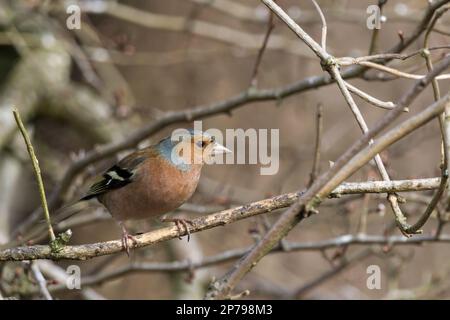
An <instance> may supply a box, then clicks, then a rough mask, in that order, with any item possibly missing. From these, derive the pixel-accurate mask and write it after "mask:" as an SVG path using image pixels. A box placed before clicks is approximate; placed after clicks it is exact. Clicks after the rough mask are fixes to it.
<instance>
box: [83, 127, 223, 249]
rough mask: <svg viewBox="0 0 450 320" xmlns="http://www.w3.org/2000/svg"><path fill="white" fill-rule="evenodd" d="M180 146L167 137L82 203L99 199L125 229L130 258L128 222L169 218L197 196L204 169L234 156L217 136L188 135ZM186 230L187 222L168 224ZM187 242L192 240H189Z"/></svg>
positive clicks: (124, 164)
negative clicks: (227, 155) (217, 157)
mask: <svg viewBox="0 0 450 320" xmlns="http://www.w3.org/2000/svg"><path fill="white" fill-rule="evenodd" d="M187 132H188V133H186V134H183V135H181V139H180V140H178V141H172V139H171V137H170V136H169V137H166V138H165V139H163V140H161V141H160V142H159V143H158V144H156V145H153V146H150V147H147V148H145V149H141V150H138V151H136V152H133V153H131V154H130V155H128V156H126V157H125V158H123V159H122V160H120V161H119V162H118V163H117V164H115V165H114V166H112V167H111V168H109V169H108V170H107V171H106V172H105V173H104V174H103V176H102V177H101V178H100V179H99V180H98V181H97V182H96V183H94V184H93V185H92V186H91V187H90V189H89V191H88V192H87V193H86V195H84V196H83V197H82V198H81V200H89V199H92V198H97V199H98V201H100V203H102V204H103V205H104V206H105V207H106V208H107V209H108V211H109V212H110V214H111V215H112V217H113V218H115V219H116V220H117V221H118V222H119V224H120V226H121V228H122V243H123V246H124V248H125V250H126V251H127V254H129V246H128V239H130V240H131V241H133V242H134V241H135V239H134V238H133V236H131V235H130V234H129V233H128V231H127V229H126V227H125V225H124V221H125V220H139V219H145V218H149V217H157V216H161V215H164V214H165V213H168V212H170V211H172V210H174V209H176V208H178V207H179V206H181V205H182V204H183V203H184V202H186V201H187V200H188V199H189V198H190V197H191V196H192V194H193V193H194V191H195V189H196V188H197V184H198V181H199V178H200V172H201V169H202V166H203V164H204V163H205V162H207V160H211V159H212V158H213V157H214V156H215V155H218V154H223V153H227V152H231V151H230V150H228V149H227V148H225V147H224V146H222V145H221V144H219V143H217V142H216V141H215V139H214V137H213V136H211V135H209V134H207V133H205V132H201V131H197V130H188V131H187ZM162 221H165V222H167V221H170V222H175V224H176V226H177V227H178V229H179V230H180V231H181V227H180V225H183V226H184V228H185V229H186V233H187V234H188V236H189V228H188V226H187V223H190V224H191V222H190V221H189V220H185V219H165V218H163V219H162ZM188 239H189V238H188Z"/></svg>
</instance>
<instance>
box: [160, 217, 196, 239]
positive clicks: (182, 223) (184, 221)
mask: <svg viewBox="0 0 450 320" xmlns="http://www.w3.org/2000/svg"><path fill="white" fill-rule="evenodd" d="M161 221H162V222H173V223H175V226H176V227H177V229H178V239H180V240H181V239H182V238H181V233H182V232H183V229H182V226H183V227H184V230H186V234H187V241H188V242H189V240H191V230H190V228H189V226H188V224H190V225H191V226H193V225H194V223H193V222H192V221H191V220H188V219H181V218H162V219H161Z"/></svg>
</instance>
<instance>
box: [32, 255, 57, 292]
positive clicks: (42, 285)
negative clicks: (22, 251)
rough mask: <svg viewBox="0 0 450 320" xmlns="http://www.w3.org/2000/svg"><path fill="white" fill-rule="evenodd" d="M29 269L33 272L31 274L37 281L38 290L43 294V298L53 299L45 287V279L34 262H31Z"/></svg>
mask: <svg viewBox="0 0 450 320" xmlns="http://www.w3.org/2000/svg"><path fill="white" fill-rule="evenodd" d="M31 271H32V272H33V276H34V278H35V279H36V281H37V283H38V286H39V291H40V292H41V294H42V295H43V296H44V298H45V299H46V300H53V298H52V296H51V294H50V292H49V291H48V288H47V281H46V280H45V278H44V276H43V275H42V272H41V270H40V269H39V266H38V265H37V264H36V263H35V262H31Z"/></svg>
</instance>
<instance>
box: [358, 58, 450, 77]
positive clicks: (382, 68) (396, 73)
mask: <svg viewBox="0 0 450 320" xmlns="http://www.w3.org/2000/svg"><path fill="white" fill-rule="evenodd" d="M358 64H359V65H362V66H366V67H369V68H373V69H377V70H380V71H384V72H386V73H390V74H392V75H394V76H397V77H399V78H406V79H414V80H419V79H423V78H424V77H425V76H424V75H421V74H412V73H407V72H403V71H400V70H397V69H394V68H390V67H387V66H384V65H381V64H378V63H375V62H371V61H359V62H358ZM445 79H450V74H442V75H440V76H437V77H436V80H445Z"/></svg>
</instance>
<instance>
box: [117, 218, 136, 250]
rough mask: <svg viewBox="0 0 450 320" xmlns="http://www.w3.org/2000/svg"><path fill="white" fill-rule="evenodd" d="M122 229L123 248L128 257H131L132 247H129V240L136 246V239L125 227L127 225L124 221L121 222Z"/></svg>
mask: <svg viewBox="0 0 450 320" xmlns="http://www.w3.org/2000/svg"><path fill="white" fill-rule="evenodd" d="M119 225H120V227H121V228H122V246H123V248H124V249H125V251H126V253H127V256H128V257H129V256H130V246H129V245H128V239H129V240H131V242H132V243H133V244H136V243H137V241H136V238H135V237H134V236H133V235H131V234H129V233H128V230H127V228H126V227H125V223H123V222H122V221H120V222H119Z"/></svg>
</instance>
